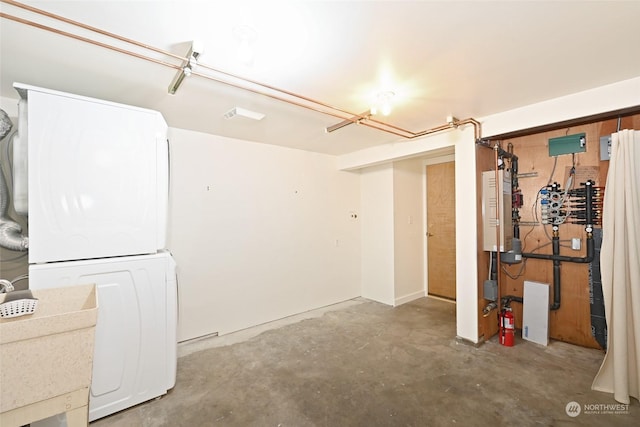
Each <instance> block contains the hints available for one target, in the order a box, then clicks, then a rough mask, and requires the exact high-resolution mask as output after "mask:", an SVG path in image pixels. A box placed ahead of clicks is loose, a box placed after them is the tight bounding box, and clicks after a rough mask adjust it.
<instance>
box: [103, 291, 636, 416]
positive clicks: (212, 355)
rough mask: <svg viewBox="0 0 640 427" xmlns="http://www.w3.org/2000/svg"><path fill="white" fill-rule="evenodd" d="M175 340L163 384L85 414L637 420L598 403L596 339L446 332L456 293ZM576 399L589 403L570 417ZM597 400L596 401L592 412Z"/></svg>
mask: <svg viewBox="0 0 640 427" xmlns="http://www.w3.org/2000/svg"><path fill="white" fill-rule="evenodd" d="M303 317H308V318H306V319H303V320H300V319H301V317H296V318H292V319H288V320H286V321H284V323H283V322H281V323H276V324H271V325H268V326H267V327H266V328H265V327H263V328H257V329H254V330H248V331H244V332H242V333H239V334H231V335H227V336H225V337H214V338H208V339H205V340H201V341H196V342H192V343H188V344H182V345H181V346H180V353H181V354H182V356H181V357H180V358H179V359H178V379H177V384H176V386H175V388H174V389H173V390H171V391H170V392H169V393H168V394H167V395H166V396H164V397H162V398H159V399H156V400H154V401H150V402H147V403H145V404H142V405H139V406H136V407H134V408H131V409H128V410H126V411H123V412H120V413H118V414H114V415H112V416H110V417H107V418H103V419H101V420H98V421H95V422H93V423H91V426H92V427H129V426H131V427H133V426H154V427H155V426H172V427H176V426H189V427H195V426H218V425H220V426H243V427H244V426H274V427H276V426H295V427H298V426H444V425H446V426H449V425H458V426H533V425H536V426H538V425H542V426H563V425H572V426H578V425H579V426H604V425H606V426H632V425H633V426H638V425H640V404H639V403H638V401H636V400H633V402H632V404H631V405H629V407H628V410H626V411H623V413H621V414H603V413H602V412H603V410H601V409H598V408H599V407H598V406H593V405H602V404H615V403H616V402H615V401H614V400H613V398H612V396H611V395H609V394H606V393H599V392H594V391H591V388H590V387H591V381H592V380H593V377H594V376H595V374H596V372H597V370H598V368H599V366H600V363H601V361H602V358H603V353H602V352H601V351H598V350H593V349H587V348H582V347H577V346H573V345H569V344H565V343H561V342H555V341H554V342H552V343H551V344H550V345H549V346H548V347H543V346H539V345H536V344H532V343H530V342H524V341H521V340H517V341H516V345H515V346H514V347H510V348H509V347H503V346H501V345H499V344H498V343H497V341H496V340H495V338H494V339H493V340H490V341H489V342H487V343H485V344H483V345H481V346H479V347H474V346H471V345H466V344H461V343H459V342H457V341H456V339H455V332H456V329H455V305H453V304H451V303H448V302H444V301H439V300H434V299H427V298H422V299H419V300H416V301H414V302H411V303H408V304H405V305H403V306H400V307H396V308H391V307H388V306H385V305H383V304H378V303H375V302H371V301H368V300H364V299H358V300H355V301H351V302H349V303H346V304H338V305H336V306H332V307H330V308H329V309H325V310H322V311H320V312H316V313H309V314H308V315H306V316H303ZM572 401H575V402H578V403H579V404H580V405H581V408H585V407H584V405H590V406H588V408H591V410H592V413H585V412H584V409H583V413H581V414H580V415H578V416H577V417H570V416H568V415H567V413H566V411H565V407H566V406H567V404H569V403H570V402H572ZM593 412H595V413H593Z"/></svg>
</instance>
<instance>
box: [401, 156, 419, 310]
mask: <svg viewBox="0 0 640 427" xmlns="http://www.w3.org/2000/svg"><path fill="white" fill-rule="evenodd" d="M423 176H424V168H423V161H422V160H421V159H409V160H402V161H399V162H394V163H393V214H394V220H393V227H394V248H395V251H394V273H395V274H394V305H400V304H404V303H406V302H409V301H412V300H414V299H416V298H420V297H423V296H425V295H426V294H425V281H424V264H425V254H424V240H425V239H424V218H425V214H424V202H423V200H424V197H425V192H424V187H423Z"/></svg>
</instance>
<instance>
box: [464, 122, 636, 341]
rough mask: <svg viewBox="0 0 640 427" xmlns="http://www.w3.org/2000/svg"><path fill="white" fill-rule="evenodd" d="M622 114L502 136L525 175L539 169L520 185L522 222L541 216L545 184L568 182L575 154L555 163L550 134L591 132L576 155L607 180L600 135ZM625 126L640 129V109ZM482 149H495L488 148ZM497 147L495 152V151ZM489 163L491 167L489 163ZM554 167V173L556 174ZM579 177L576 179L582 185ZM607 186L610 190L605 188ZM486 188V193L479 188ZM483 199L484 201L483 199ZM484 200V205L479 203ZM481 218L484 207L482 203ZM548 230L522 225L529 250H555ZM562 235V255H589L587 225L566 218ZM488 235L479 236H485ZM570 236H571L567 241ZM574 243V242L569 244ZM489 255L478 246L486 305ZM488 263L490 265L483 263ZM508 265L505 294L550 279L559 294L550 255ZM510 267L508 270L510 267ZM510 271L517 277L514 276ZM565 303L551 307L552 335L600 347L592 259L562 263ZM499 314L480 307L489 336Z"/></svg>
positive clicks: (518, 310)
mask: <svg viewBox="0 0 640 427" xmlns="http://www.w3.org/2000/svg"><path fill="white" fill-rule="evenodd" d="M617 126H618V120H617V119H611V120H604V121H598V122H594V123H589V124H584V125H580V126H575V127H571V128H563V129H556V130H552V131H547V132H540V133H536V134H531V135H527V136H522V137H517V138H511V139H505V140H503V141H500V144H501V146H502V147H503V148H504V149H507V147H508V144H512V145H513V152H514V154H515V155H517V156H518V159H519V162H518V163H519V175H522V174H533V173H535V174H536V176H534V177H529V178H520V179H519V185H520V188H521V189H522V193H523V196H524V206H523V207H522V209H521V210H520V216H521V221H522V222H525V223H526V222H535V221H536V217H535V214H534V212H533V205H534V203H535V200H536V197H537V193H538V191H539V190H540V188H542V187H544V186H545V185H547V183H548V182H549V181H551V182H558V183H560V184H561V186H562V188H564V187H565V183H566V179H567V176H568V170H569V169H570V168H571V166H572V155H571V154H564V155H560V156H557V164H556V165H555V169H554V157H549V151H548V140H549V138H555V137H559V136H564V135H573V134H577V133H582V132H584V133H586V138H587V151H586V152H585V153H579V154H576V156H575V161H576V168H577V171H578V173H580V171H581V170H582V171H585V170H588V169H591V170H592V171H593V170H594V168H597V173H596V186H604V185H605V182H606V176H607V171H608V167H609V166H608V165H609V162H608V161H600V137H601V136H605V135H610V134H611V133H613V132H615V131H616V130H617ZM620 128H621V129H640V114H636V115H631V116H627V117H623V118H622V119H621V126H620ZM479 149H481V150H484V151H486V152H490V151H491V150H488V149H486V148H482V147H479ZM491 154H492V153H489V155H491ZM484 157H486V154H484V153H481V152H478V153H477V157H476V158H477V161H478V163H477V164H478V173H479V174H480V173H481V171H483V170H490V169H493V167H491V166H490V165H489V164H488V162H487V160H486V159H485V158H484ZM487 167H489V169H487ZM552 172H553V175H552ZM578 184H579V182H576V186H577V185H578ZM605 191H606V190H605ZM478 194H481V193H478ZM479 203H480V201H479ZM479 206H480V205H479ZM536 208H537V211H538V212H537V215H538V219H539V218H540V207H539V204H538V206H537V207H536ZM479 217H480V218H479V220H480V221H481V209H479ZM546 231H547V233H548V235H549V236H551V226H546ZM547 233H545V227H544V226H542V225H535V226H532V225H523V226H521V227H520V239H521V240H522V244H523V252H533V251H534V250H535V252H538V253H543V254H550V253H551V245H550V244H548V243H549V242H550V239H549V237H547ZM559 235H560V239H561V248H560V249H561V250H560V253H561V255H567V256H578V257H584V256H586V242H585V239H586V233H585V231H584V226H583V225H576V224H563V225H561V226H560V227H559ZM481 237H482V236H479V238H480V239H481ZM571 238H580V240H581V250H580V251H575V250H572V249H571V248H570V244H571V242H570V240H571ZM566 240H568V241H566ZM566 246H569V247H566ZM488 260H489V258H488V255H486V253H481V245H480V247H479V251H478V263H479V273H478V279H479V280H478V281H479V289H480V293H479V295H480V302H479V306H480V307H484V305H485V304H486V303H487V301H484V299H483V298H482V282H483V281H484V279H486V277H487V274H488V262H489V261H488ZM482 265H484V267H482ZM502 266H503V267H504V268H503V271H501V277H500V295H502V296H504V295H516V296H522V292H523V283H524V280H533V281H539V282H544V283H549V284H550V286H551V292H552V297H551V298H553V263H552V261H548V260H538V259H528V260H527V262H526V264H525V266H524V270H522V272H520V269H521V267H522V264H516V265H513V266H508V265H504V264H502ZM505 271H506V272H505ZM506 273H509V274H506ZM509 276H512V277H515V278H511V277H509ZM561 292H562V293H561V306H560V309H558V310H555V311H552V312H551V318H550V337H551V338H552V339H556V340H560V341H565V342H568V343H572V344H577V345H580V346H584V347H592V348H600V346H599V345H598V343H597V342H596V341H595V339H594V338H593V337H592V336H591V318H590V302H589V265H588V264H576V263H570V262H563V263H562V264H561ZM511 306H512V308H513V311H514V315H515V319H516V328H521V327H522V305H521V304H519V303H515V302H514V303H512V304H511ZM495 319H496V316H495V315H494V314H492V315H491V316H490V317H489V318H483V317H482V312H481V311H480V329H481V330H480V333H481V334H484V336H485V339H488V337H490V336H492V335H494V334H495V333H496V332H497V329H498V326H497V323H496V322H495Z"/></svg>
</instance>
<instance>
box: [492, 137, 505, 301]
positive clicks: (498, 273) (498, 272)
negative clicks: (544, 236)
mask: <svg viewBox="0 0 640 427" xmlns="http://www.w3.org/2000/svg"><path fill="white" fill-rule="evenodd" d="M499 148H500V146H499V145H498V142H497V141H496V143H495V145H494V146H493V154H494V167H495V168H496V172H495V180H496V286H497V297H498V312H500V310H502V301H501V298H502V297H501V292H500V285H501V284H502V280H501V276H502V271H501V268H500V267H501V265H500V264H501V262H500V239H501V238H502V236H501V234H500V221H501V218H500V214H501V213H502V212H500V184H501V182H500V170H499V169H498V149H499ZM504 203H506V200H503V204H504Z"/></svg>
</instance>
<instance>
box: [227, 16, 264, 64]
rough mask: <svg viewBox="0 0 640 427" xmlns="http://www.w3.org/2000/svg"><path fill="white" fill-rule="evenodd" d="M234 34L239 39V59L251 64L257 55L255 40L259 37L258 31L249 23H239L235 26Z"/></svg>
mask: <svg viewBox="0 0 640 427" xmlns="http://www.w3.org/2000/svg"><path fill="white" fill-rule="evenodd" d="M233 36H234V37H235V38H236V40H238V43H239V46H238V52H237V54H236V56H237V58H238V60H239V61H240V62H242V63H243V64H245V65H251V64H252V63H253V58H254V56H255V54H254V51H253V47H252V45H253V42H254V41H255V40H256V38H257V37H258V32H257V31H256V30H255V29H254V28H253V27H251V26H249V25H244V24H243V25H239V26H237V27H234V28H233Z"/></svg>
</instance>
